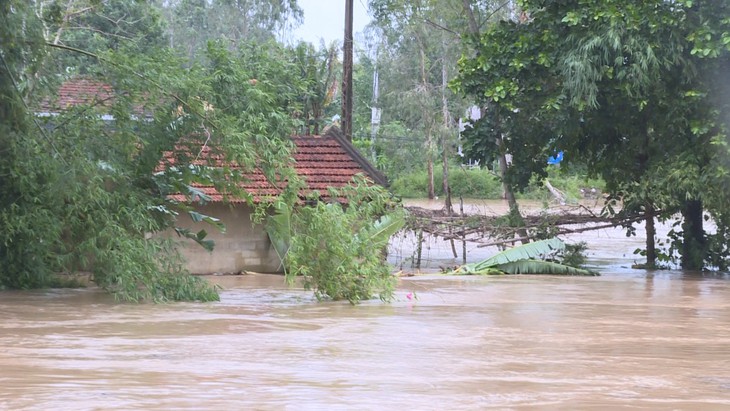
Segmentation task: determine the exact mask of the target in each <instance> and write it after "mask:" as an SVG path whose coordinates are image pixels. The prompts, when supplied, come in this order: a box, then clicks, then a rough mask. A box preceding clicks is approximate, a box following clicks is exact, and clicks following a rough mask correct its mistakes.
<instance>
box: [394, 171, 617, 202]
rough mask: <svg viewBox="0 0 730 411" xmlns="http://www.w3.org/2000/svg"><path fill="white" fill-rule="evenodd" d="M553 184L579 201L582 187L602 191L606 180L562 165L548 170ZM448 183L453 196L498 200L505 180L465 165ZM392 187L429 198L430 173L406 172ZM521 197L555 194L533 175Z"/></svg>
mask: <svg viewBox="0 0 730 411" xmlns="http://www.w3.org/2000/svg"><path fill="white" fill-rule="evenodd" d="M442 176H443V171H442V170H441V169H438V170H434V185H435V192H436V195H437V196H443V195H444V192H443V187H442V184H441V181H442ZM548 180H549V181H550V184H552V185H553V187H555V188H556V189H558V190H560V191H561V192H563V193H564V194H565V196H566V200H567V201H568V202H576V201H578V200H580V199H581V198H583V196H582V194H581V192H580V190H581V189H588V190H590V189H591V188H596V189H597V190H598V191H599V192H601V191H603V188H604V186H605V184H604V182H603V181H602V180H600V179H591V178H587V177H585V176H582V175H578V174H574V175H571V174H567V173H565V172H562V171H561V170H560V169H551V170H549V173H548ZM449 186H450V187H451V195H452V196H453V197H459V196H461V197H464V198H475V199H486V200H498V199H501V198H502V183H501V182H500V180H499V178H498V177H497V176H495V175H494V174H493V173H492V172H490V171H488V170H484V169H463V168H460V167H453V168H451V169H450V170H449ZM390 189H391V191H392V192H393V193H394V194H395V195H397V196H399V197H401V198H426V197H427V196H428V176H427V174H426V172H425V171H418V172H415V173H410V174H405V175H402V176H400V177H398V178H396V179H395V180H394V181H393V182H392V184H391V186H390ZM517 197H518V198H521V199H527V200H538V201H550V200H552V199H553V197H552V194H550V192H549V191H548V189H547V188H546V187H545V186H544V185H543V183H542V182H541V181H538V180H537V179H533V181H532V182H531V183H530V185H529V186H528V187H527V189H526V190H525V191H524V192H522V193H518V195H517Z"/></svg>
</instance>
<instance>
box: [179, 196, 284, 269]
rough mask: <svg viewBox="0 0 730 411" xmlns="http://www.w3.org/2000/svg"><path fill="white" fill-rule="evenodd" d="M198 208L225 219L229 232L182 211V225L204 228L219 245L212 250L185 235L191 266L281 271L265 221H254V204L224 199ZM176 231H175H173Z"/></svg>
mask: <svg viewBox="0 0 730 411" xmlns="http://www.w3.org/2000/svg"><path fill="white" fill-rule="evenodd" d="M197 211H199V212H200V213H203V214H205V215H209V216H211V217H216V218H219V219H220V220H221V222H222V223H223V224H225V226H226V232H225V233H221V232H219V231H218V230H217V229H216V228H215V227H212V226H210V225H208V224H205V223H194V222H193V221H192V220H191V219H190V218H188V217H187V216H186V215H184V214H181V215H180V218H179V221H178V226H180V227H183V228H189V229H190V230H191V231H193V232H197V231H199V230H201V229H204V230H205V231H206V232H207V233H208V237H207V239H211V240H213V241H215V249H214V250H213V252H208V251H207V250H205V249H204V248H203V247H201V246H200V245H199V244H197V243H195V242H194V241H192V240H188V239H181V241H182V244H183V247H181V252H182V254H183V256H184V257H185V259H186V260H187V267H188V270H190V272H191V273H194V274H211V273H238V272H241V271H256V272H263V273H271V272H280V271H281V269H280V264H279V257H278V256H277V254H276V251H275V250H274V248H273V247H272V245H271V241H270V240H269V237H268V235H267V234H266V231H265V230H264V228H263V226H261V225H254V224H253V223H252V222H251V218H250V217H251V208H250V207H249V206H247V205H245V204H235V205H226V204H222V203H214V204H208V205H205V206H200V207H198V208H197ZM172 235H175V236H176V234H174V233H172Z"/></svg>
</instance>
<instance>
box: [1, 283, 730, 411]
mask: <svg viewBox="0 0 730 411" xmlns="http://www.w3.org/2000/svg"><path fill="white" fill-rule="evenodd" d="M215 281H217V282H219V283H220V284H222V285H223V286H224V287H225V289H224V290H223V292H222V295H221V297H222V300H221V302H219V303H209V304H193V303H183V304H168V305H153V304H143V305H133V304H118V303H115V302H114V301H113V299H111V298H110V297H109V296H107V295H105V294H103V293H101V292H99V291H98V290H94V289H85V290H61V291H33V292H3V293H0V316H1V317H2V323H0V347H2V350H0V409H7V410H106V409H128V410H131V409H146V410H147V409H156V410H170V409H191V410H200V409H206V410H208V409H209V410H223V409H226V410H228V409H230V410H247V409H256V410H325V409H326V410H329V409H345V410H351V409H352V410H354V409H356V410H374V409H392V410H404V409H414V410H446V409H448V410H483V409H517V410H519V409H547V410H551V409H554V410H564V409H618V408H621V409H655V410H700V409H701V410H712V409H717V410H721V409H730V367H729V365H730V279H728V278H727V277H725V276H707V275H705V276H703V275H700V274H694V275H693V274H687V273H681V272H655V273H646V272H644V271H635V270H629V269H626V270H623V271H621V272H616V273H604V275H603V276H601V277H540V276H510V277H453V276H438V275H428V276H416V277H411V278H403V279H401V281H400V284H399V288H398V291H397V301H395V302H393V303H390V304H384V303H381V302H379V301H370V302H366V303H364V304H362V305H360V306H350V305H349V304H347V303H331V302H330V303H318V302H316V301H314V300H313V299H312V296H311V293H309V292H306V291H304V290H302V289H300V288H298V287H292V288H289V287H287V286H286V285H285V284H284V281H283V278H282V277H280V276H265V275H250V276H240V277H221V278H216V279H215Z"/></svg>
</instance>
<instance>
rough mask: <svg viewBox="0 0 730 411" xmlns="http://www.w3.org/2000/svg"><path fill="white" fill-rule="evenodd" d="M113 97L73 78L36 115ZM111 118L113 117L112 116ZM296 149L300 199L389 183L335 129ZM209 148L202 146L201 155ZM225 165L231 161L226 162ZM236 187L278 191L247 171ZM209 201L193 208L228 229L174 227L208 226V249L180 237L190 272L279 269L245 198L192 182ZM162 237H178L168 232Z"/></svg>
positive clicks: (187, 223)
mask: <svg viewBox="0 0 730 411" xmlns="http://www.w3.org/2000/svg"><path fill="white" fill-rule="evenodd" d="M112 98H113V91H112V90H111V88H110V87H109V86H107V85H104V84H103V83H99V82H95V81H93V80H74V81H69V82H67V83H65V84H64V85H63V86H62V87H61V88H60V89H59V93H58V99H57V100H55V101H52V102H46V103H44V106H43V107H42V109H43V111H42V112H41V113H39V115H54V113H57V112H58V111H59V110H63V109H65V108H68V107H69V106H73V105H75V104H90V103H95V102H98V103H100V104H101V105H102V106H104V105H106V104H108V103H107V102H108V101H109V99H112ZM110 119H111V118H110ZM292 140H293V142H294V147H295V151H294V153H293V158H294V160H295V164H293V166H294V169H295V171H296V173H297V174H298V175H299V176H300V177H301V178H302V179H303V180H304V182H305V187H303V188H302V190H301V191H300V193H299V195H300V197H302V198H304V197H305V196H307V195H308V194H310V193H311V192H313V191H318V192H320V193H321V194H322V195H323V196H324V197H326V196H327V189H328V188H330V187H332V188H342V187H344V186H346V185H347V184H348V183H349V182H350V181H352V178H353V177H354V176H355V175H357V174H363V175H365V176H367V177H368V178H370V179H371V180H372V181H373V182H374V183H376V184H380V185H383V186H385V185H387V180H386V178H385V176H383V174H381V173H380V172H379V171H378V170H377V169H375V167H373V166H372V165H371V164H370V163H369V162H368V161H367V160H366V159H365V158H364V157H363V156H362V155H361V154H360V153H359V152H358V151H357V149H356V148H355V147H354V146H353V145H352V144H351V143H350V142H349V141H347V139H346V138H345V137H344V136H343V134H342V133H341V132H340V130H339V129H337V128H336V127H332V128H330V129H329V130H328V131H326V132H325V133H323V135H319V136H293V137H292ZM207 152H209V148H208V147H205V146H204V145H201V153H203V155H205V153H207ZM171 157H172V153H167V154H166V156H165V157H163V159H161V162H160V166H159V167H160V168H164V167H168V166H169V165H170V161H171ZM228 166H229V167H230V166H231V165H228ZM244 177H245V179H244V180H245V182H243V183H241V184H240V187H241V188H242V189H243V190H245V191H246V192H247V193H249V194H250V195H251V196H252V197H253V199H254V201H255V202H261V201H266V199H267V198H271V197H272V196H275V195H276V194H278V193H279V192H280V190H279V189H277V188H276V187H274V186H273V185H271V184H270V183H269V182H268V181H267V180H266V179H265V177H264V176H263V174H262V173H261V172H259V171H255V172H252V173H247V174H246V175H245V176H244ZM195 188H196V189H198V190H200V191H201V192H203V193H204V194H205V195H206V196H207V197H208V198H209V201H208V202H207V203H206V204H204V205H195V208H196V211H199V212H200V213H202V214H205V215H209V216H213V217H215V218H218V219H220V221H221V222H222V223H223V224H224V225H225V226H226V232H225V233H221V232H219V231H217V230H215V229H208V228H207V227H202V226H201V223H195V222H193V221H192V220H190V219H188V218H185V217H181V218H180V219H179V221H178V225H179V226H180V227H181V228H188V229H190V230H191V231H193V232H195V231H198V230H200V229H201V228H206V231H207V232H208V237H207V239H211V240H213V241H215V249H214V250H213V251H212V252H209V251H207V250H205V249H204V248H203V247H201V246H200V245H198V244H197V243H195V242H193V241H192V240H182V239H181V241H182V247H181V252H182V255H183V256H184V257H185V259H186V261H187V268H188V270H189V271H190V272H191V273H195V274H207V273H239V272H242V271H257V272H277V271H280V270H281V262H280V260H279V257H278V255H277V253H276V251H275V250H274V249H273V247H272V245H271V241H270V240H269V237H268V235H267V234H266V231H265V230H264V227H263V226H261V225H255V224H253V223H252V221H251V214H252V212H253V209H252V207H251V206H249V205H248V204H247V203H246V201H245V200H243V199H237V198H231V197H226V196H224V195H222V194H221V193H219V192H218V191H217V190H216V188H215V187H212V186H196V187H195ZM171 198H172V199H174V200H177V201H181V202H184V201H187V200H188V198H187V197H186V196H185V195H182V194H178V195H172V196H171ZM163 235H168V236H175V237H176V236H177V235H176V234H175V233H174V232H172V231H170V232H167V233H163Z"/></svg>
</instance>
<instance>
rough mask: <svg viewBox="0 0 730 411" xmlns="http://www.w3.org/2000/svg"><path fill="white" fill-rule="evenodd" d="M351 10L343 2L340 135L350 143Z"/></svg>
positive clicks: (349, 1)
mask: <svg viewBox="0 0 730 411" xmlns="http://www.w3.org/2000/svg"><path fill="white" fill-rule="evenodd" d="M352 9H353V0H345V43H344V45H343V48H342V55H343V58H342V70H343V73H342V133H343V134H344V135H345V138H347V140H348V141H352Z"/></svg>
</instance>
